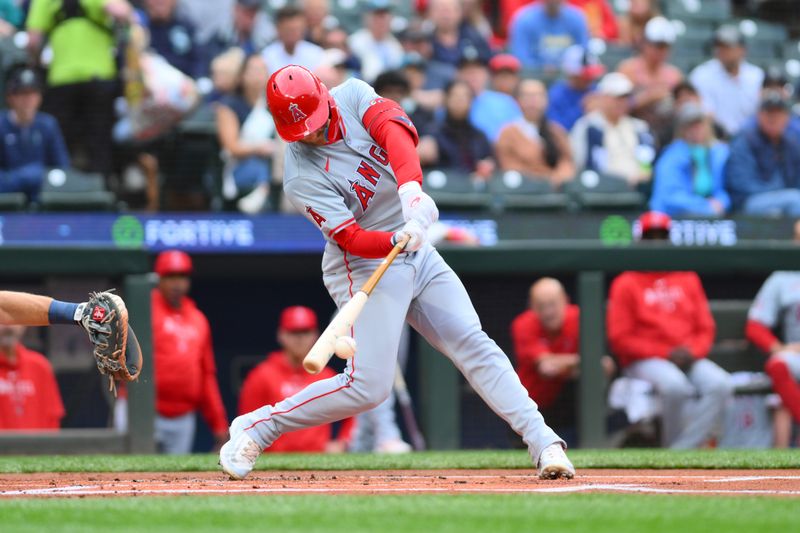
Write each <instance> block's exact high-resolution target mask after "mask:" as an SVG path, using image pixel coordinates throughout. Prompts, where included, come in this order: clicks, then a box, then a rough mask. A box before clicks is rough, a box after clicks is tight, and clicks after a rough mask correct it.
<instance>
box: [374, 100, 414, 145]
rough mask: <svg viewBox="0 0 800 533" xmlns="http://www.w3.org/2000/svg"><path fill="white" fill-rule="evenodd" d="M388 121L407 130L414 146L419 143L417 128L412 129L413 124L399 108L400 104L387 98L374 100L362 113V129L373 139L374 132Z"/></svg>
mask: <svg viewBox="0 0 800 533" xmlns="http://www.w3.org/2000/svg"><path fill="white" fill-rule="evenodd" d="M389 121H391V122H395V123H397V124H400V125H401V126H403V127H404V128H405V129H406V130H408V132H409V133H410V134H411V137H412V138H413V139H414V146H416V145H417V144H418V143H419V133H417V128H416V127H414V123H413V122H411V119H410V118H408V115H407V114H406V112H405V111H403V108H402V107H401V106H400V104H398V103H397V102H395V101H394V100H390V99H388V98H376V99H375V100H373V101H372V102H371V103H370V106H369V108H367V111H366V112H365V113H364V117H363V118H362V119H361V122H362V123H363V124H364V127H365V128H366V129H367V131H368V132H369V133H370V135H372V136H373V137H374V136H375V132H377V131H378V130H379V129H380V127H381V126H382V125H383V124H385V123H386V122H389Z"/></svg>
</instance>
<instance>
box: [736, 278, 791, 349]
mask: <svg viewBox="0 0 800 533" xmlns="http://www.w3.org/2000/svg"><path fill="white" fill-rule="evenodd" d="M747 318H749V319H750V320H755V321H757V322H760V323H762V324H764V325H765V326H767V327H770V328H777V327H780V328H781V331H782V333H783V342H785V343H791V342H800V272H788V271H779V272H773V273H772V274H771V275H770V277H768V278H767V281H765V282H764V285H762V286H761V289H760V290H759V291H758V294H757V295H756V299H755V301H754V302H753V305H751V306H750V311H749V312H748V314H747Z"/></svg>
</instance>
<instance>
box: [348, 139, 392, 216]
mask: <svg viewBox="0 0 800 533" xmlns="http://www.w3.org/2000/svg"><path fill="white" fill-rule="evenodd" d="M369 155H370V156H372V158H373V159H375V161H377V162H379V163H380V164H382V165H383V166H386V165H388V164H389V158H388V157H387V155H386V152H385V151H384V150H383V148H381V147H379V146H376V145H374V144H373V145H372V146H371V147H370V149H369ZM380 179H381V174H380V172H378V170H377V169H376V168H375V166H374V163H372V162H370V161H367V160H366V159H362V160H361V162H360V163H359V164H358V168H357V169H356V171H355V176H354V177H353V178H352V179H348V180H347V181H348V182H349V183H350V192H352V193H353V194H354V195H355V197H356V198H357V199H358V202H359V203H360V204H361V210H362V211H366V210H367V208H368V207H369V203H370V201H371V200H372V198H373V197H374V196H375V189H376V187H377V186H378V181H380Z"/></svg>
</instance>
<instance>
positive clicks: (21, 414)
mask: <svg viewBox="0 0 800 533" xmlns="http://www.w3.org/2000/svg"><path fill="white" fill-rule="evenodd" d="M24 333H25V327H24V326H6V325H3V326H0V430H57V429H59V427H60V426H61V419H62V418H63V417H64V404H63V403H62V402H61V394H60V393H59V392H58V383H56V378H55V376H54V375H53V369H52V368H51V367H50V362H49V361H48V360H47V358H45V356H43V355H42V354H40V353H37V352H34V351H33V350H28V349H27V348H25V347H24V346H23V345H22V344H21V343H20V342H19V341H20V339H21V338H22V335H23V334H24Z"/></svg>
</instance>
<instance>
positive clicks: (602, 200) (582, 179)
mask: <svg viewBox="0 0 800 533" xmlns="http://www.w3.org/2000/svg"><path fill="white" fill-rule="evenodd" d="M564 192H566V193H567V194H569V195H570V196H571V197H572V198H573V199H574V201H575V202H576V203H577V204H578V205H579V206H580V207H581V208H582V209H585V210H596V211H597V210H600V211H602V210H619V209H626V210H627V209H631V210H636V209H641V208H642V207H643V206H644V205H645V203H646V200H647V199H646V198H645V197H644V195H643V194H642V193H641V192H638V191H635V190H633V189H632V188H631V186H630V185H628V182H627V181H625V180H623V179H621V178H617V177H615V176H607V175H603V174H598V173H597V172H594V171H584V172H583V173H582V174H581V175H580V176H578V177H576V178H575V179H574V180H572V181H570V182H568V183H565V184H564Z"/></svg>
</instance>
